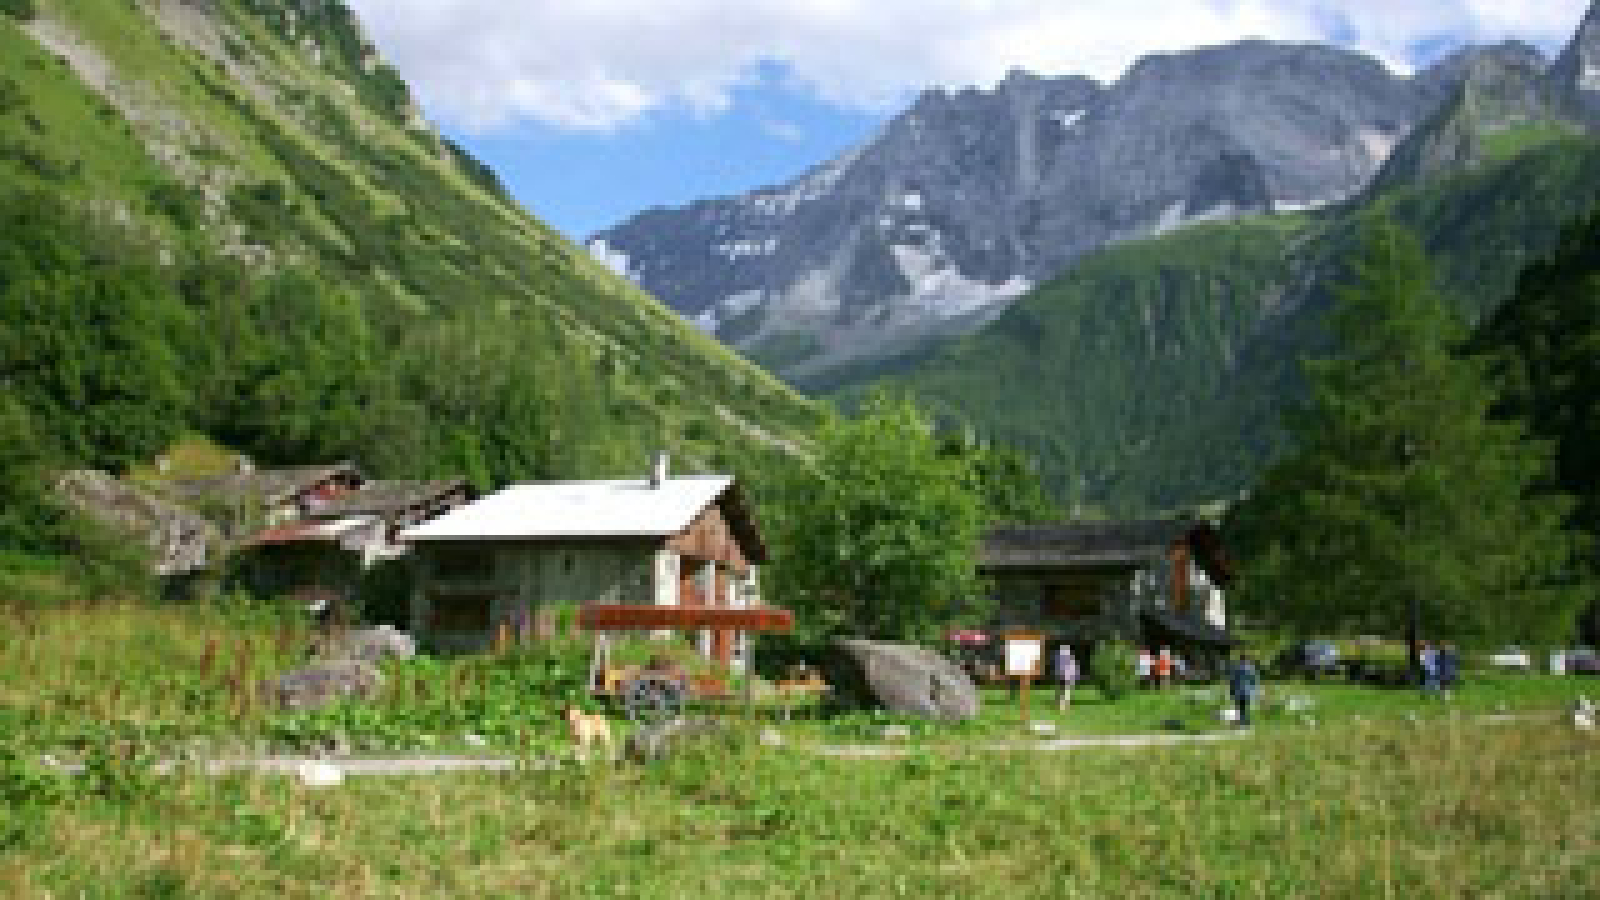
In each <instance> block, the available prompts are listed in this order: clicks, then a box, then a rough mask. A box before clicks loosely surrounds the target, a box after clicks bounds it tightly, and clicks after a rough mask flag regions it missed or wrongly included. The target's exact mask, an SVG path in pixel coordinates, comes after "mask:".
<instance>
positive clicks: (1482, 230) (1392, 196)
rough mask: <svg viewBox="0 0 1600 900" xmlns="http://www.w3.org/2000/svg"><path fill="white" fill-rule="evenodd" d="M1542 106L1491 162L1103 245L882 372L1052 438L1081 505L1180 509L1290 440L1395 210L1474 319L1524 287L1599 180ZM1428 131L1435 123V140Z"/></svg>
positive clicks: (1595, 152) (952, 406) (1024, 433)
mask: <svg viewBox="0 0 1600 900" xmlns="http://www.w3.org/2000/svg"><path fill="white" fill-rule="evenodd" d="M1564 133H1566V132H1565V131H1564V130H1563V129H1561V128H1559V127H1554V126H1552V125H1550V124H1549V123H1530V124H1528V125H1526V126H1521V127H1519V128H1517V129H1515V130H1510V131H1504V132H1501V133H1499V134H1498V135H1497V136H1496V142H1495V152H1493V153H1489V154H1486V155H1485V156H1484V158H1483V159H1482V160H1480V161H1479V162H1478V164H1476V165H1474V166H1472V167H1469V168H1461V169H1455V170H1453V171H1448V172H1445V173H1443V174H1440V175H1437V176H1435V177H1433V178H1429V179H1425V180H1418V181H1413V182H1409V183H1401V184H1398V185H1395V186H1392V187H1389V188H1388V189H1387V190H1385V191H1383V192H1381V193H1377V194H1375V195H1373V196H1370V197H1367V198H1364V199H1363V200H1362V201H1361V202H1358V203H1354V204H1351V205H1349V206H1346V207H1344V208H1339V209H1333V210H1327V211H1323V212H1318V213H1302V214H1293V215H1275V216H1266V217H1255V218H1251V219H1244V220H1238V221H1233V222H1224V223H1209V224H1204V225H1200V226H1196V227H1193V228H1190V229H1187V230H1184V231H1181V232H1178V233H1175V234H1171V235H1167V236H1164V237H1161V238H1156V239H1152V240H1148V241H1143V242H1138V243H1131V244H1126V245H1122V246H1119V247H1115V248H1111V249H1109V250H1107V251H1103V252H1102V253H1100V254H1097V255H1095V256H1093V257H1091V258H1089V259H1088V260H1086V261H1084V262H1083V263H1080V264H1079V265H1077V266H1076V267H1074V268H1073V269H1072V270H1070V271H1069V272H1067V273H1066V274H1064V275H1063V276H1062V277H1060V278H1058V279H1056V280H1055V281H1053V282H1050V283H1048V284H1046V285H1044V286H1043V287H1041V288H1039V289H1038V290H1036V291H1034V292H1031V293H1030V294H1029V295H1028V296H1026V297H1024V298H1023V299H1022V300H1020V301H1019V302H1018V303H1017V304H1016V305H1015V306H1014V307H1012V308H1011V309H1010V310H1008V311H1007V312H1006V313H1005V314H1004V315H1002V316H1001V317H1000V318H999V319H997V320H996V321H995V322H994V323H993V324H991V325H990V326H989V327H988V328H987V329H986V330H985V331H983V332H980V333H979V334H977V335H974V336H972V337H970V338H965V339H962V340H959V341H956V342H953V343H952V344H951V345H949V346H947V347H945V348H943V349H942V350H941V351H940V352H939V353H937V354H935V355H933V356H932V357H930V358H928V359H925V360H922V361H920V362H917V363H915V364H913V365H911V366H909V367H907V368H906V369H904V370H902V371H900V372H896V373H891V374H889V375H887V376H885V377H884V378H883V379H882V380H883V381H887V382H888V383H891V384H897V385H901V386H904V387H906V388H909V389H910V390H912V391H913V392H914V393H915V394H916V395H917V396H919V397H921V398H923V399H924V400H926V401H927V402H928V403H929V404H930V405H932V406H933V407H934V408H935V409H936V410H938V411H939V412H941V413H942V414H943V415H945V416H948V417H949V418H951V419H952V420H956V421H964V422H969V423H971V424H972V425H973V426H974V427H975V428H976V429H977V430H978V431H979V432H980V433H981V434H985V435H988V436H992V437H994V438H997V439H999V440H1002V441H1006V442H1010V443H1012V444H1014V445H1016V446H1017V447H1019V448H1020V449H1022V450H1024V451H1025V452H1027V453H1029V454H1031V455H1033V456H1035V457H1036V458H1037V459H1038V460H1039V463H1040V466H1041V471H1042V474H1043V476H1044V478H1045V481H1046V484H1047V486H1048V487H1049V488H1050V489H1051V490H1052V491H1053V492H1054V493H1055V494H1056V495H1057V496H1059V497H1061V498H1063V499H1064V501H1065V502H1067V503H1069V504H1083V505H1090V506H1099V507H1104V508H1108V509H1111V510H1113V511H1140V510H1146V511H1147V510H1152V509H1171V508H1174V507H1179V506H1185V505H1190V504H1201V503H1208V502H1212V501H1217V500H1221V499H1227V498H1229V497H1231V496H1233V495H1236V494H1237V493H1238V492H1239V491H1241V490H1244V489H1246V488H1247V487H1248V486H1249V485H1250V484H1251V483H1252V481H1253V480H1254V478H1255V476H1256V473H1257V472H1258V471H1259V470H1260V467H1261V465H1262V463H1263V461H1264V460H1265V459H1267V458H1268V456H1269V455H1270V454H1271V453H1272V451H1273V449H1274V447H1276V446H1277V445H1278V443H1279V442H1280V441H1281V434H1282V432H1281V428H1280V425H1279V422H1278V416H1279V413H1280V411H1281V410H1282V409H1283V408H1284V405H1285V403H1286V402H1288V401H1290V400H1292V399H1294V398H1296V397H1298V396H1299V395H1300V392H1301V391H1302V382H1301V378H1300V372H1299V360H1300V359H1302V358H1304V357H1306V356H1308V355H1318V354H1321V353H1325V352H1326V351H1327V349H1328V343H1327V341H1328V339H1327V337H1326V331H1325V328H1324V326H1323V321H1322V320H1323V316H1324V314H1325V313H1326V310H1327V307H1328V302H1329V289H1330V287H1331V286H1332V285H1334V284H1338V283H1340V281H1341V280H1342V278H1343V277H1344V275H1345V273H1346V271H1347V269H1348V265H1349V260H1350V257H1351V254H1352V252H1353V250H1354V240H1353V235H1354V234H1355V233H1356V231H1357V230H1358V229H1359V227H1360V225H1361V223H1362V222H1363V221H1364V220H1365V219H1366V218H1367V217H1368V216H1369V214H1370V213H1373V212H1377V211H1384V212H1387V213H1388V214H1389V215H1392V216H1393V217H1394V219H1395V220H1396V221H1397V222H1398V223H1400V224H1401V225H1402V226H1403V227H1405V228H1407V229H1408V230H1412V231H1414V232H1416V233H1417V234H1418V235H1419V236H1420V237H1421V238H1422V240H1423V242H1424V245H1425V247H1426V249H1427V251H1428V254H1429V256H1430V258H1432V259H1433V260H1434V261H1435V263H1436V270H1437V276H1438V278H1439V281H1440V286H1441V288H1442V290H1443V292H1444V294H1445V296H1446V297H1447V298H1448V299H1449V300H1450V302H1452V303H1453V304H1455V305H1456V307H1457V308H1458V309H1459V310H1461V311H1462V312H1464V313H1466V314H1467V315H1468V317H1469V318H1470V319H1476V318H1478V317H1479V316H1481V315H1482V314H1483V313H1484V312H1485V311H1487V310H1490V309H1492V308H1494V307H1495V306H1497V305H1498V304H1499V303H1500V302H1502V301H1503V300H1504V298H1505V297H1507V296H1509V295H1510V293H1511V291H1512V288H1513V285H1514V284H1515V281H1516V278H1517V273H1518V272H1519V271H1520V269H1521V268H1522V266H1523V265H1524V264H1526V263H1527V262H1528V261H1530V260H1533V259H1537V258H1539V257H1540V256H1542V255H1543V254H1545V253H1547V252H1549V250H1550V249H1551V248H1552V247H1553V246H1554V245H1555V242H1556V239H1557V236H1558V235H1559V234H1560V231H1561V228H1562V226H1563V224H1564V223H1565V222H1567V221H1569V220H1570V219H1572V218H1574V217H1575V216H1578V215H1581V214H1583V213H1585V212H1586V211H1587V210H1588V208H1589V206H1590V205H1591V204H1592V203H1593V202H1594V197H1595V196H1596V192H1597V190H1600V146H1597V145H1596V144H1595V143H1594V142H1592V141H1591V140H1590V139H1588V138H1582V137H1568V136H1563V134H1564ZM1420 139H1423V137H1422V136H1419V140H1420Z"/></svg>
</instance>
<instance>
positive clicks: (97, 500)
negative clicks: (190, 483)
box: [56, 469, 222, 575]
mask: <svg viewBox="0 0 1600 900" xmlns="http://www.w3.org/2000/svg"><path fill="white" fill-rule="evenodd" d="M56 489H57V490H58V491H59V492H60V493H61V496H63V497H64V498H66V500H67V502H68V503H69V504H71V505H72V506H73V508H75V509H77V510H78V511H80V512H82V513H84V514H86V515H88V516H90V517H92V518H94V519H97V520H99V521H101V522H103V523H105V524H106V525H108V526H110V527H111V528H114V529H117V530H118V531H121V532H123V533H125V534H128V535H130V536H132V537H133V538H135V539H137V540H139V541H142V542H143V543H144V544H145V545H146V546H148V547H149V548H150V554H151V562H152V565H153V567H154V569H155V571H156V573H157V574H159V575H181V574H184V573H187V572H193V571H196V570H198V569H203V568H205V567H206V565H207V564H208V563H210V562H211V561H212V560H213V559H214V558H215V555H216V552H217V550H218V548H219V547H220V545H221V541H222V535H221V533H220V532H219V531H218V530H217V528H216V526H214V525H212V524H211V522H209V521H208V520H207V519H206V518H205V517H204V516H201V515H199V514H198V513H194V512H191V511H190V510H188V509H185V508H184V507H182V506H179V505H178V504H176V503H173V502H171V501H169V500H166V499H164V498H162V497H160V496H158V495H156V494H155V493H152V492H150V491H147V490H144V489H141V488H138V487H135V486H133V485H131V484H129V483H128V482H126V481H122V480H120V479H118V478H116V477H115V476H113V475H111V474H110V473H108V472H102V471H100V470H98V469H78V470H74V471H71V472H67V473H65V474H63V475H62V476H61V477H60V479H59V480H58V481H57V482H56Z"/></svg>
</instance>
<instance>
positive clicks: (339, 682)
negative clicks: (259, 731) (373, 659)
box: [267, 659, 383, 712]
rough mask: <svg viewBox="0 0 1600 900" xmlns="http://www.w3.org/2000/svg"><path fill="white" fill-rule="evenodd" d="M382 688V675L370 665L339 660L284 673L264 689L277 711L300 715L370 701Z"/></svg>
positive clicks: (355, 660) (368, 663) (358, 661)
mask: <svg viewBox="0 0 1600 900" xmlns="http://www.w3.org/2000/svg"><path fill="white" fill-rule="evenodd" d="M382 686H383V673H381V672H379V671H378V668H377V667H376V666H374V665H373V664H372V663H370V662H364V661H362V660H358V659H338V660H329V661H327V662H318V663H312V664H311V665H309V666H305V667H304V668H300V669H294V670H292V671H289V672H285V673H284V674H283V675H280V676H279V677H278V678H277V679H276V680H274V681H271V682H269V683H268V685H267V689H268V692H269V693H270V694H271V696H272V698H273V701H274V702H275V703H276V704H277V706H278V708H279V709H281V710H284V711H285V712H300V711H303V710H308V709H321V708H322V707H324V706H328V705H330V704H333V703H336V702H338V701H340V700H345V699H351V698H353V699H357V700H371V699H372V698H374V697H375V696H377V693H378V688H380V687H382Z"/></svg>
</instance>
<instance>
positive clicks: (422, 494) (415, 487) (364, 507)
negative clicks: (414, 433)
mask: <svg viewBox="0 0 1600 900" xmlns="http://www.w3.org/2000/svg"><path fill="white" fill-rule="evenodd" d="M464 486H466V482H465V481H462V480H460V479H454V480H451V479H445V480H435V481H413V480H396V481H368V482H366V483H365V484H363V485H362V486H361V487H360V488H359V489H357V490H353V491H345V492H344V493H342V494H335V495H334V496H332V497H329V498H328V499H326V500H323V501H322V502H321V503H318V504H317V505H316V507H315V508H314V509H313V510H312V511H311V514H312V515H314V516H317V517H318V518H334V517H340V516H381V515H384V514H387V513H393V512H399V511H400V510H403V509H408V508H410V507H413V506H417V505H420V504H424V503H427V502H429V501H431V500H435V499H437V498H439V497H442V496H444V495H445V494H448V493H450V492H451V491H454V490H456V489H458V488H461V487H464Z"/></svg>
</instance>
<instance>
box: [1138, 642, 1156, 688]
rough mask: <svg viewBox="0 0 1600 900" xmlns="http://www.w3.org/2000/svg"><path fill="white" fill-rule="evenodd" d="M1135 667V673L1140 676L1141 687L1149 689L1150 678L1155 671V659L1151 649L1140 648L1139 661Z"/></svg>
mask: <svg viewBox="0 0 1600 900" xmlns="http://www.w3.org/2000/svg"><path fill="white" fill-rule="evenodd" d="M1134 665H1135V666H1136V669H1135V671H1137V672H1138V674H1139V686H1140V687H1149V686H1150V676H1151V674H1152V673H1153V672H1154V671H1155V659H1154V658H1152V657H1151V656H1150V648H1149V647H1140V648H1139V660H1138V662H1136V663H1134Z"/></svg>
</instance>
